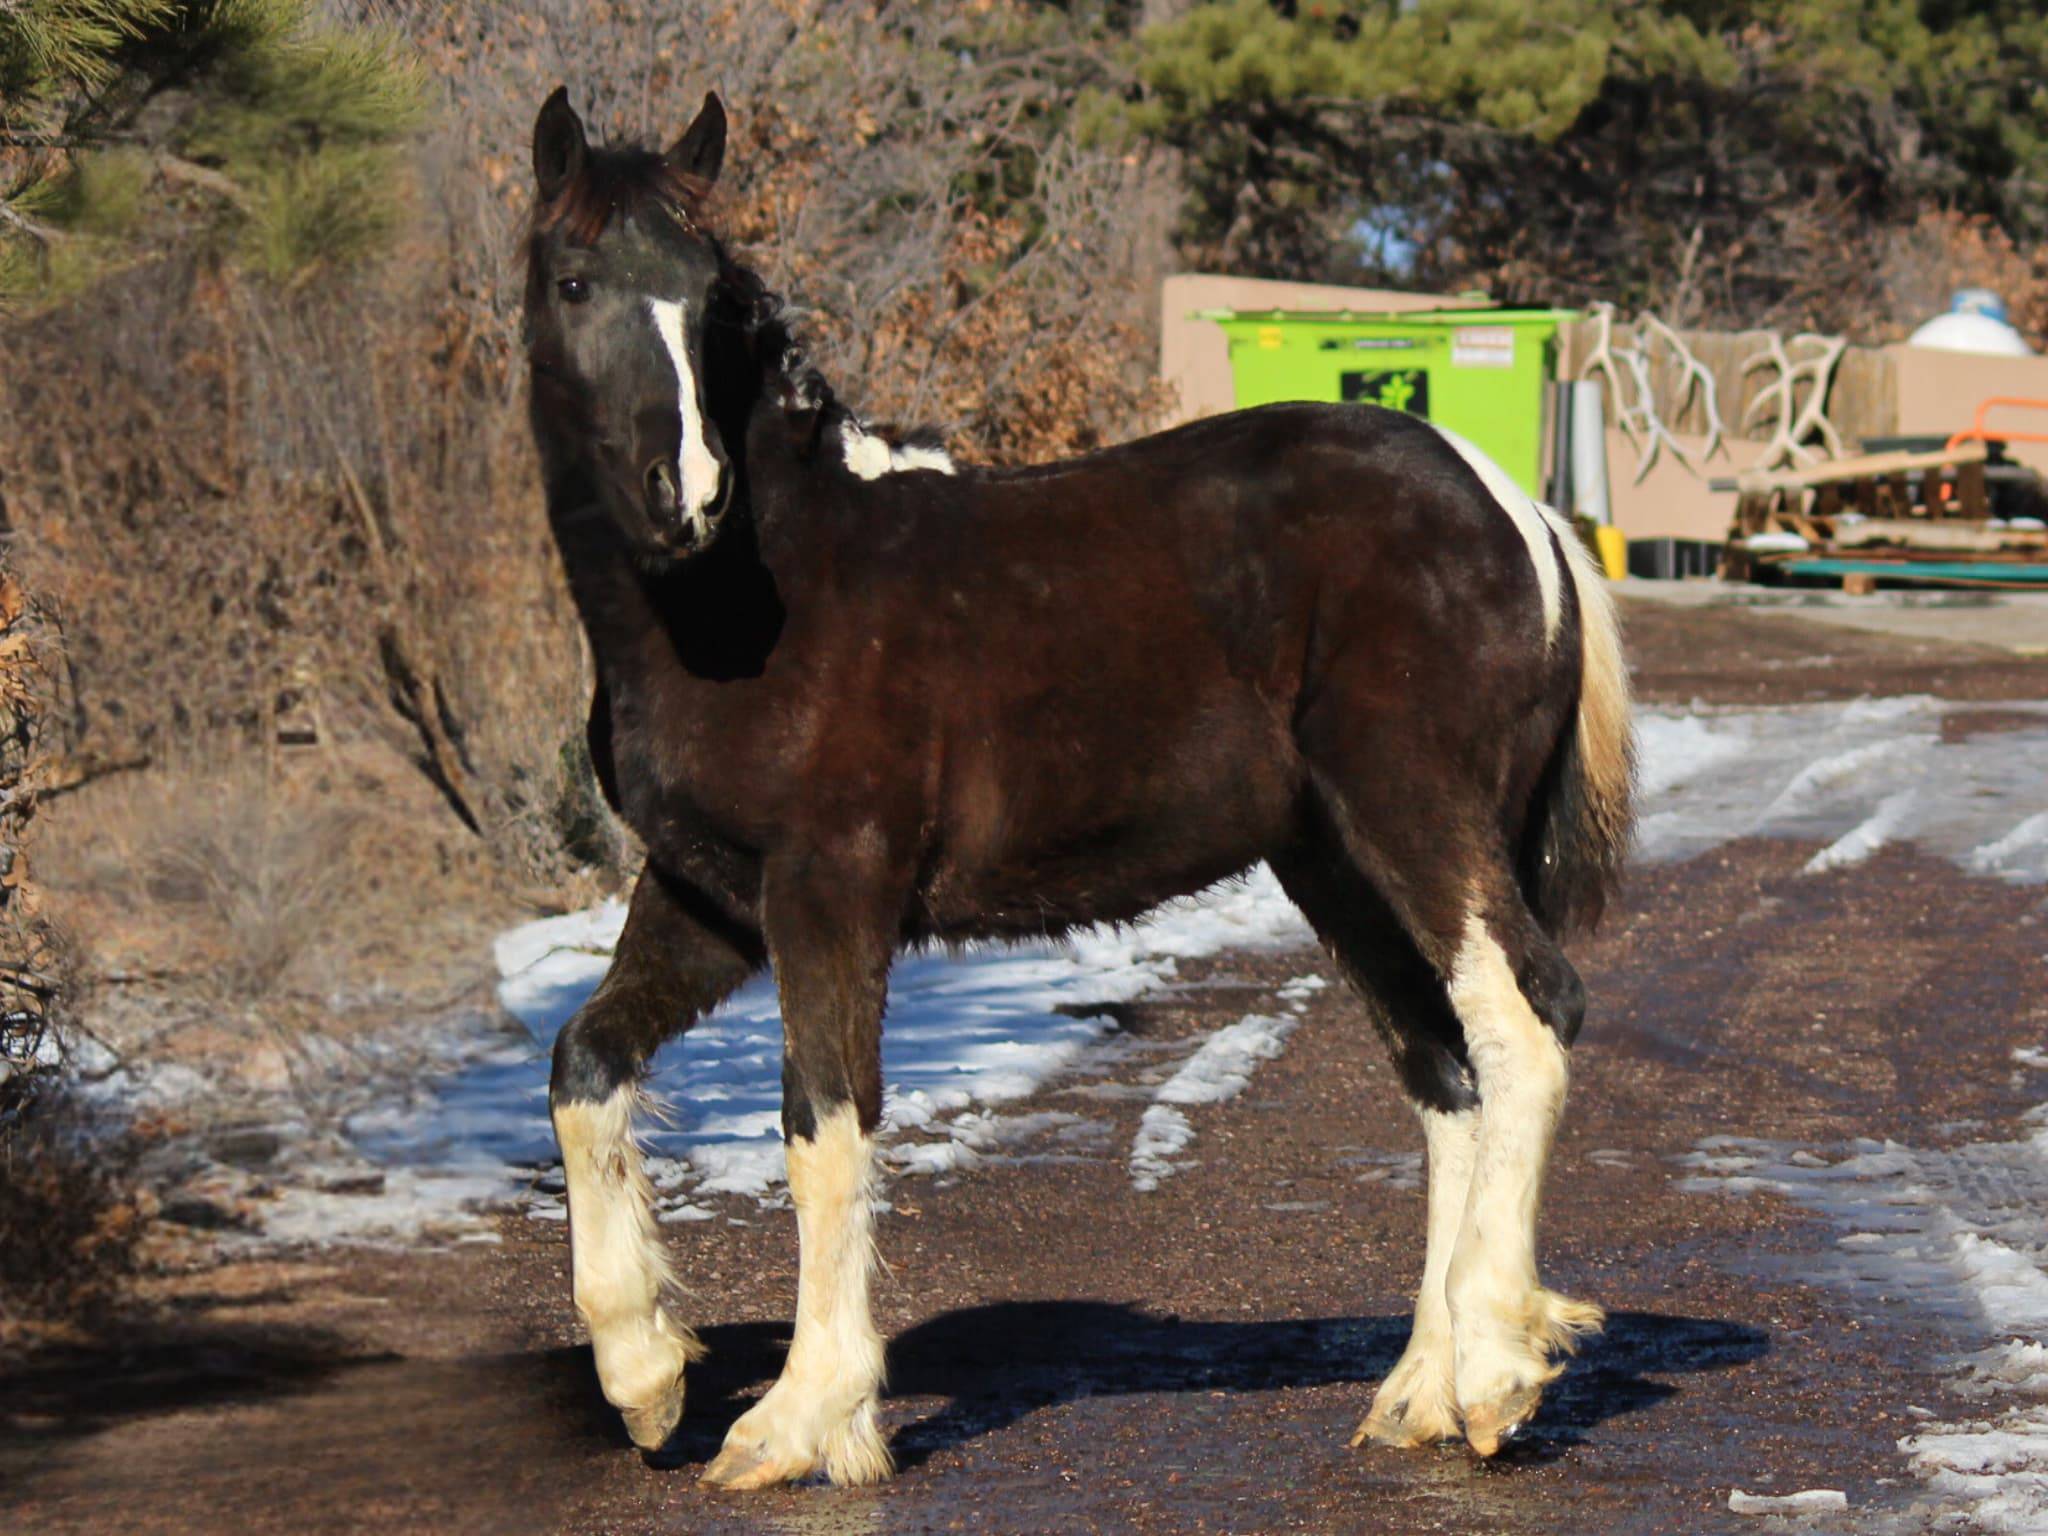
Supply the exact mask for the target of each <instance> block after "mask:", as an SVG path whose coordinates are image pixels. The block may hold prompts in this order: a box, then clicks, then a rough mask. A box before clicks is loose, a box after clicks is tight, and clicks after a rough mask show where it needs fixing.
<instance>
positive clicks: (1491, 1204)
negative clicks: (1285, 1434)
mask: <svg viewBox="0 0 2048 1536" xmlns="http://www.w3.org/2000/svg"><path fill="white" fill-rule="evenodd" d="M1343 782H1350V783H1356V784H1358V785H1360V786H1361V790H1362V792H1361V793H1360V794H1359V795H1358V796H1357V797H1356V798H1355V800H1354V801H1353V802H1352V803H1349V804H1347V803H1346V801H1345V799H1344V797H1343V796H1342V795H1341V794H1339V793H1337V792H1336V791H1335V789H1334V787H1333V785H1332V781H1331V780H1329V779H1328V778H1325V777H1322V776H1320V775H1319V776H1318V780H1317V784H1318V798H1317V800H1316V801H1315V803H1314V807H1313V808H1314V810H1315V811H1316V812H1317V817H1318V820H1317V822H1316V823H1313V824H1312V828H1311V837H1310V838H1309V841H1311V842H1312V843H1314V844H1316V845H1317V846H1318V847H1319V848H1320V849H1321V850H1322V854H1323V857H1324V860H1325V864H1326V867H1333V866H1334V864H1335V862H1336V861H1337V860H1338V859H1339V858H1342V859H1344V860H1346V861H1348V862H1349V864H1350V865H1351V867H1352V868H1353V869H1354V870H1355V871H1357V872H1358V875H1357V878H1358V879H1359V880H1360V881H1361V882H1362V884H1363V885H1364V887H1365V888H1367V889H1370V890H1371V891H1374V892H1376V893H1378V894H1379V895H1380V896H1381V897H1383V898H1384V902H1383V906H1384V910H1385V914H1386V915H1387V916H1389V917H1391V919H1392V920H1393V922H1394V923H1395V924H1397V925H1398V927H1399V928H1400V929H1401V930H1402V931H1403V932H1405V933H1406V934H1407V936H1408V938H1409V939H1410V940H1411V941H1412V943H1413V946H1414V950H1415V953H1416V954H1417V955H1418V956H1419V957H1420V958H1421V959H1422V960H1423V961H1424V962H1426V964H1427V967H1428V969H1429V970H1430V971H1431V972H1432V973H1433V974H1434V976H1435V977H1436V978H1437V980H1436V989H1430V988H1423V987H1410V988H1408V989H1407V990H1406V991H1405V993H1404V994H1403V995H1405V996H1406V997H1408V998H1410V999H1416V1000H1422V1002H1423V1003H1426V1004H1427V1006H1425V1007H1423V1008H1422V1011H1421V1012H1419V1013H1414V1012H1411V1014H1410V1015H1409V1016H1408V1019H1409V1022H1411V1023H1416V1022H1419V1023H1420V1024H1421V1025H1422V1026H1423V1033H1424V1035H1425V1037H1427V1038H1431V1039H1434V1040H1436V1041H1438V1043H1440V1044H1442V1045H1443V1046H1444V1051H1445V1053H1446V1055H1445V1057H1440V1058H1439V1059H1449V1060H1452V1061H1455V1062H1457V1063H1458V1064H1460V1065H1461V1066H1462V1065H1466V1064H1469V1069H1470V1076H1469V1078H1465V1077H1463V1076H1462V1075H1461V1076H1460V1077H1459V1078H1458V1081H1460V1082H1462V1083H1464V1084H1465V1085H1466V1087H1467V1088H1468V1090H1470V1091H1476V1093H1477V1096H1478V1104H1479V1109H1478V1118H1477V1126H1476V1134H1475V1133H1474V1127H1473V1123H1472V1121H1471V1120H1470V1119H1469V1118H1465V1117H1466V1116H1467V1115H1468V1114H1469V1111H1467V1110H1465V1109H1464V1108H1462V1107H1461V1105H1460V1104H1458V1103H1452V1102H1449V1101H1448V1100H1447V1101H1446V1102H1444V1103H1443V1104H1442V1105H1441V1107H1442V1108H1444V1109H1445V1110H1447V1111H1449V1112H1451V1113H1453V1114H1454V1116H1456V1117H1457V1123H1452V1124H1443V1123H1439V1124H1437V1125H1436V1126H1435V1127H1434V1131H1435V1135H1434V1137H1433V1144H1432V1149H1431V1150H1432V1151H1433V1152H1434V1153H1436V1154H1437V1157H1436V1159H1435V1161H1436V1163H1437V1165H1438V1167H1439V1168H1441V1169H1442V1170H1443V1173H1444V1180H1443V1184H1442V1186H1441V1188H1439V1187H1438V1185H1437V1181H1436V1179H1435V1178H1434V1177H1433V1178H1432V1181H1431V1182H1432V1197H1433V1198H1432V1200H1431V1223H1430V1225H1431V1232H1432V1237H1433V1239H1435V1240H1434V1241H1433V1242H1432V1244H1431V1247H1432V1254H1431V1262H1430V1265H1429V1268H1430V1270H1431V1271H1432V1273H1431V1274H1430V1277H1429V1278H1430V1279H1431V1280H1432V1281H1433V1280H1434V1279H1435V1273H1434V1272H1435V1271H1437V1270H1438V1267H1439V1263H1438V1261H1440V1260H1443V1259H1445V1258H1446V1255H1445V1252H1444V1249H1445V1240H1446V1239H1447V1238H1448V1237H1449V1234H1450V1231H1451V1226H1452V1222H1451V1212H1452V1211H1453V1210H1454V1209H1455V1208H1456V1201H1455V1184H1456V1175H1457V1172H1458V1170H1459V1168H1460V1166H1461V1163H1462V1157H1463V1152H1462V1144H1463V1141H1464V1140H1466V1139H1469V1140H1470V1141H1471V1145H1472V1163H1471V1174H1470V1181H1469V1188H1468V1189H1467V1192H1466V1196H1465V1201H1464V1208H1463V1212H1462V1214H1461V1216H1460V1217H1459V1220H1458V1222H1457V1224H1456V1237H1455V1240H1454V1241H1451V1242H1450V1251H1449V1253H1448V1255H1447V1260H1448V1262H1447V1263H1444V1264H1442V1267H1441V1273H1442V1276H1443V1296H1444V1300H1445V1303H1446V1309H1447V1312H1448V1316H1449V1320H1450V1333H1451V1337H1452V1341H1453V1356H1454V1367H1453V1371H1452V1395H1453V1397H1454V1398H1455V1400H1456V1407H1457V1413H1458V1417H1459V1419H1460V1420H1462V1422H1463V1425H1464V1431H1465V1438H1466V1440H1467V1442H1468V1443H1469V1444H1470V1445H1471V1446H1472V1448H1473V1449H1474V1450H1476V1451H1478V1452H1479V1453H1480V1454H1481V1455H1486V1456H1490V1455H1492V1454H1494V1453H1495V1452H1496V1451H1498V1450H1499V1449H1500V1447H1501V1445H1502V1443H1503V1442H1504V1441H1505V1440H1506V1439H1507V1438H1508V1437H1509V1436H1510V1435H1511V1434H1513V1432H1514V1431H1515V1430H1516V1429H1518V1428H1519V1427H1520V1426H1521V1425H1522V1424H1523V1423H1524V1422H1526V1421H1527V1420H1528V1418H1529V1417H1530V1415H1531V1414H1533V1413H1534V1412H1535V1409H1536V1405H1537V1402H1538V1400H1539V1399H1540V1398H1541V1396H1542V1390H1543V1387H1544V1385H1545V1384H1546V1383H1547V1382H1549V1381H1551V1380H1552V1379H1554V1378H1555V1377H1556V1375H1557V1374H1558V1369H1559V1368H1558V1367H1556V1366H1553V1365H1552V1364H1551V1361H1550V1357H1551V1355H1552V1354H1553V1353H1554V1352H1556V1351H1560V1350H1569V1349H1570V1348H1571V1347H1572V1346H1573V1345H1574V1344H1575V1343H1576V1341H1577V1339H1578V1337H1579V1336H1580V1335H1582V1334H1584V1333H1587V1332H1590V1331H1592V1330H1594V1329H1596V1328H1598V1327H1599V1326H1600V1322H1601V1313H1600V1310H1599V1309H1598V1308H1597V1307H1592V1306H1587V1305H1585V1304H1583V1303H1579V1302H1573V1301H1568V1300H1566V1299H1565V1298H1563V1297H1560V1296H1556V1295H1554V1294H1552V1293H1551V1292H1549V1291H1546V1290H1544V1289H1543V1288H1542V1286H1541V1285H1539V1284H1538V1283H1537V1278H1536V1235H1535V1234H1536V1208H1537V1201H1538V1198H1539V1195H1540V1193H1541V1189H1542V1181H1543V1170H1544V1165H1545V1163H1546V1162H1547V1161H1548V1158H1549V1153H1550V1142H1551V1137H1552V1135H1553V1134H1554V1132H1555V1130H1556V1125H1557V1118H1558V1114H1559V1112H1560V1110H1561V1108H1562V1106H1563V1102H1564V1092H1565V1083H1566V1078H1567V1071H1566V1055H1565V1048H1566V1046H1567V1045H1568V1044H1569V1043H1570V1041H1571V1039H1572V1037H1573V1035H1574V1034H1575V1033H1576V1032H1577V1030H1578V1025H1579V1021H1580V1019H1581V1017H1582V1016H1583V1014H1584V1008H1585V993H1584V989H1583V988H1582V987H1581V986H1580V983H1579V979H1578V974H1577V973H1576V972H1575V971H1574V970H1573V969H1572V967H1571V964H1570V962H1569V961H1567V960H1566V959H1565V957H1564V953H1563V951H1562V950H1560V949H1559V948H1558V946H1557V944H1556V943H1555V941H1553V940H1552V939H1551V938H1550V937H1549V935H1547V934H1546V933H1544V932H1543V931H1542V929H1541V928H1540V927H1539V926H1538V924H1537V923H1536V921H1535V919H1534V917H1533V916H1531V914H1530V912H1529V910H1528V908H1527V907H1526V905H1524V903H1523V901H1522V897H1521V894H1520V890H1519V888H1518V887H1517V885H1516V882H1515V876H1514V872H1513V870H1512V869H1511V868H1509V867H1508V865H1507V863H1506V861H1505V859H1503V858H1501V857H1499V856H1497V855H1494V854H1490V853H1488V852H1487V851H1486V846H1485V845H1486V844H1487V843H1488V842H1489V841H1490V838H1489V837H1488V836H1487V835H1486V834H1485V831H1484V829H1485V827H1486V825H1487V818H1486V817H1485V816H1484V815H1483V814H1480V813H1479V812H1477V811H1475V810H1473V809H1472V808H1471V807H1470V806H1461V805H1460V804H1458V803H1456V797H1455V796H1454V795H1453V794H1452V793H1451V790H1450V787H1449V786H1447V785H1444V784H1431V783H1428V782H1424V781H1413V782H1410V781H1404V780H1403V779H1402V778H1401V777H1400V776H1399V775H1398V774H1397V773H1395V772H1392V771H1382V772H1380V773H1378V774H1376V775H1371V776H1367V775H1364V774H1360V775H1357V776H1356V777H1355V778H1347V779H1346V780H1344V781H1343ZM1297 899H1299V898H1297ZM1439 996H1440V997H1441V999H1442V1002H1443V1004H1444V1005H1447V1007H1448V1012H1449V1014H1450V1015H1451V1017H1452V1020H1453V1021H1454V1023H1455V1031H1454V1033H1452V1034H1451V1038H1452V1039H1454V1040H1455V1042H1456V1043H1455V1045H1451V1044H1450V1043H1449V1041H1447V1040H1445V1039H1444V1036H1445V1034H1446V1033H1447V1029H1446V1026H1445V1025H1444V1022H1443V1020H1442V1017H1441V1013H1440V1012H1438V1011H1433V1010H1436V1009H1437V1008H1438V1005H1437V1003H1436V1002H1435V1001H1434V999H1435V998H1437V997H1439ZM1406 1038H1407V1035H1406V1034H1402V1035H1400V1036H1397V1037H1396V1047H1397V1048H1396V1060H1397V1063H1400V1064H1401V1065H1402V1066H1403V1076H1404V1078H1405V1079H1406V1080H1407V1081H1408V1083H1409V1087H1410V1091H1411V1092H1415V1091H1416V1090H1417V1079H1416V1077H1415V1075H1414V1073H1413V1072H1412V1071H1411V1070H1410V1067H1409V1064H1408V1062H1407V1060H1406V1059H1404V1058H1403V1057H1402V1055H1401V1051H1400V1047H1399V1042H1400V1040H1403V1039H1406ZM1425 1086H1426V1081H1425ZM1418 1096H1420V1095H1418ZM1423 1102H1424V1103H1425V1104H1428V1102H1429V1101H1428V1100H1427V1098H1424V1100H1423ZM1425 1123H1426V1124H1427V1123H1428V1122H1425ZM1432 1321H1433V1320H1432V1319H1431V1318H1427V1317H1424V1316H1423V1315H1422V1309H1421V1307H1420V1306H1418V1330H1419V1331H1420V1332H1422V1333H1423V1340H1422V1342H1423V1343H1424V1344H1425V1345H1426V1344H1427V1343H1428V1329H1427V1328H1425V1327H1423V1325H1424V1324H1428V1323H1431V1322H1432ZM1438 1358H1440V1355H1439V1356H1438ZM1403 1363H1404V1365H1406V1364H1408V1362H1407V1361H1406V1360H1405V1359H1404V1362H1403ZM1417 1369H1418V1370H1421V1369H1422V1367H1420V1366H1418V1367H1417ZM1409 1385H1410V1383H1409V1382H1406V1381H1404V1383H1403V1385H1402V1388H1401V1389H1398V1390H1406V1389H1407V1387H1408V1386H1409ZM1401 1400H1402V1399H1401V1398H1400V1397H1399V1395H1398V1391H1397V1395H1396V1396H1395V1397H1394V1398H1392V1399H1390V1400H1389V1401H1388V1402H1387V1403H1386V1404H1385V1406H1386V1407H1387V1408H1389V1409H1392V1408H1393V1407H1395V1406H1396V1405H1397V1404H1398V1403H1399V1402H1400V1401H1401ZM1409 1402H1410V1405H1411V1406H1410V1407H1409V1409H1408V1410H1407V1411H1406V1412H1405V1413H1404V1414H1403V1415H1402V1416H1401V1421H1400V1425H1398V1426H1390V1427H1391V1428H1393V1431H1394V1432H1393V1433H1392V1434H1390V1435H1389V1436H1388V1438H1394V1439H1398V1440H1401V1441H1404V1442H1407V1441H1413V1440H1417V1439H1421V1438H1425V1436H1424V1434H1423V1433H1422V1430H1423V1429H1424V1428H1433V1427H1434V1424H1435V1421H1436V1420H1437V1418H1438V1417H1440V1416H1438V1415H1434V1414H1432V1413H1430V1412H1428V1411H1427V1410H1425V1411H1424V1412H1423V1414H1422V1415H1421V1417H1420V1419H1419V1420H1417V1422H1416V1424H1415V1426H1414V1427H1413V1429H1412V1430H1410V1429H1408V1428H1407V1426H1408V1421H1409V1420H1410V1419H1411V1418H1414V1417H1415V1410H1414V1408H1413V1406H1412V1403H1413V1399H1412V1396H1411V1397H1410V1398H1409ZM1379 1407H1380V1405H1379V1404H1375V1410H1376V1412H1377V1409H1378V1408H1379ZM1366 1432H1367V1434H1368V1435H1375V1434H1376V1433H1377V1428H1376V1426H1375V1424H1374V1421H1373V1419H1372V1418H1368V1420H1367V1425H1366Z"/></svg>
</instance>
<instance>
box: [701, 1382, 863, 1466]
mask: <svg viewBox="0 0 2048 1536" xmlns="http://www.w3.org/2000/svg"><path fill="white" fill-rule="evenodd" d="M780 1391H781V1389H780V1387H779V1386H777V1387H774V1388H770V1389H769V1393H768V1395H767V1396H766V1397H764V1398H762V1399H761V1401H760V1402H758V1403H756V1404H755V1405H754V1406H753V1407H752V1408H750V1409H748V1410H747V1411H746V1412H745V1413H743V1414H741V1415H740V1418H739V1421H738V1422H737V1423H735V1424H734V1425H733V1427H732V1429H731V1430H730V1431H729V1432H728V1433H727V1434H726V1437H725V1445H724V1446H723V1447H722V1448H721V1449H720V1450H719V1453H718V1454H717V1456H715V1457H713V1458H712V1461H711V1465H710V1466H708V1467H706V1468H705V1469H704V1481H705V1482H707V1483H710V1484H711V1485H712V1486H714V1487H718V1488H730V1489H733V1490H735V1491H745V1490H747V1489H751V1488H772V1487H774V1486H775V1485H776V1484H778V1483H793V1482H796V1481H798V1480H799V1479H801V1478H806V1477H809V1476H811V1475H812V1474H813V1473H817V1472H823V1473H824V1474H825V1475H826V1476H827V1477H828V1478H830V1479H831V1480H832V1481H833V1482H834V1483H836V1484H837V1485H839V1486H840V1487H842V1488H848V1487H859V1486H864V1485H866V1484H869V1483H879V1482H881V1481H882V1480H883V1479H884V1478H886V1477H888V1476H889V1474H890V1473H891V1472H893V1471H895V1469H896V1468H895V1462H894V1461H893V1460H892V1459H891V1458H890V1455H889V1448H888V1446H887V1445H885V1444H884V1443H883V1441H882V1432H881V1429H880V1427H879V1425H878V1424H877V1423H876V1420H875V1405H874V1403H873V1402H872V1401H868V1402H862V1403H860V1404H858V1405H856V1406H855V1407H854V1409H853V1410H852V1412H850V1413H848V1414H847V1415H846V1416H845V1417H844V1418H842V1419H841V1420H840V1421H839V1422H838V1423H836V1424H833V1425H831V1426H830V1427H829V1428H825V1429H822V1430H820V1429H818V1428H816V1427H814V1426H815V1420H814V1419H812V1418H811V1416H810V1415H809V1414H807V1413H806V1412H805V1411H804V1410H803V1408H802V1406H801V1405H798V1406H795V1407H792V1406H791V1399H790V1397H788V1396H780V1395H778V1394H779V1393H780Z"/></svg>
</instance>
